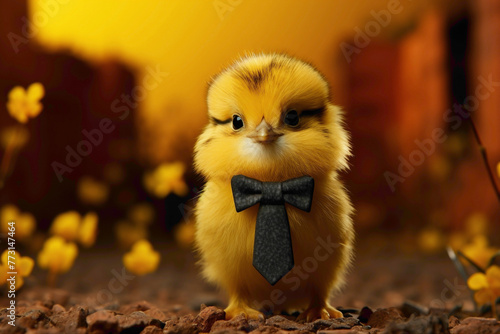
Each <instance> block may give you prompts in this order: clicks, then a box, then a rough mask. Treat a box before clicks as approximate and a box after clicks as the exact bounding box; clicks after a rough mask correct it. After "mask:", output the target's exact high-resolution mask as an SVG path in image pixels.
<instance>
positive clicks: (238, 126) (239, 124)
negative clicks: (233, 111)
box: [233, 115, 243, 130]
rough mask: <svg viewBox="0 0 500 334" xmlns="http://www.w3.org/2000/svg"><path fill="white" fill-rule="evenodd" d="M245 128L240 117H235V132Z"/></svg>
mask: <svg viewBox="0 0 500 334" xmlns="http://www.w3.org/2000/svg"><path fill="white" fill-rule="evenodd" d="M242 127H243V119H242V118H241V117H240V116H238V115H233V130H239V129H241V128H242Z"/></svg>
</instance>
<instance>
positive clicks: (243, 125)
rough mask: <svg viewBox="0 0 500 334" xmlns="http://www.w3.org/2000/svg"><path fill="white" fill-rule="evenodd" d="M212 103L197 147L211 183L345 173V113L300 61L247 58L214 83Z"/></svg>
mask: <svg viewBox="0 0 500 334" xmlns="http://www.w3.org/2000/svg"><path fill="white" fill-rule="evenodd" d="M207 102H208V114H209V120H210V123H209V124H208V125H207V127H206V128H205V130H204V131H203V133H202V134H201V135H200V137H199V138H198V141H197V143H196V147H195V166H196V169H197V170H198V172H200V173H201V174H202V175H204V176H205V177H206V178H209V179H210V178H221V179H227V178H231V177H232V176H233V175H237V174H243V175H246V176H248V177H252V178H256V179H259V180H261V181H283V180H285V179H289V178H292V177H299V176H302V175H311V176H313V177H316V176H322V175H325V174H326V173H328V172H329V171H333V170H337V169H343V168H346V167H347V161H346V159H347V156H348V155H349V150H350V148H349V141H348V134H347V132H346V131H345V129H344V128H343V121H342V113H341V110H340V108H338V107H336V106H334V105H333V104H331V103H330V101H329V88H328V84H327V82H326V81H325V79H324V78H323V77H322V75H321V74H320V73H319V72H318V71H317V70H316V69H315V68H314V67H312V66H311V65H309V64H307V63H305V62H303V61H300V60H297V59H295V58H291V57H289V56H286V55H279V54H270V55H266V54H264V55H254V56H249V57H245V58H243V59H241V60H239V61H237V62H236V63H234V64H233V65H232V66H230V67H229V68H227V69H225V70H224V71H222V72H221V73H220V74H219V75H218V76H217V77H215V79H214V80H213V82H212V83H211V85H210V87H209V90H208V97H207Z"/></svg>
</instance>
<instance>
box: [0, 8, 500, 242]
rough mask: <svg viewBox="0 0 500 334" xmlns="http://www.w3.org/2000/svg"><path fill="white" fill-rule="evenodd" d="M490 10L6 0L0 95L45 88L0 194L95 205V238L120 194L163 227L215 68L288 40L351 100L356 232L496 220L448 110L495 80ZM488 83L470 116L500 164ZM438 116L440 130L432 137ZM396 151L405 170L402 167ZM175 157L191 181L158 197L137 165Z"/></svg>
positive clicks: (174, 209)
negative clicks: (95, 199) (83, 149)
mask: <svg viewBox="0 0 500 334" xmlns="http://www.w3.org/2000/svg"><path fill="white" fill-rule="evenodd" d="M498 15H500V7H499V6H498V5H497V4H496V2H495V1H493V0H481V1H465V0H462V1H449V0H448V1H445V0H442V1H431V0H427V1H406V0H401V1H396V0H376V1H362V0H356V1H350V2H346V1H341V0H334V1H327V0H323V1H314V2H306V1H300V0H295V1H290V0H275V1H270V2H264V1H257V0H214V1H202V0H199V1H181V0H171V1H159V0H157V1H154V0H148V1H141V2H137V1H132V0H128V1H120V2H103V1H97V0H32V1H28V2H27V3H25V2H23V1H16V2H11V1H6V0H2V1H0V22H1V23H0V30H1V31H0V32H1V35H2V36H5V37H6V38H2V39H1V42H0V43H1V44H0V56H1V59H2V61H1V63H0V78H1V79H0V105H2V106H4V105H5V104H6V103H7V96H8V93H9V91H10V90H11V89H12V88H13V87H14V86H16V85H21V86H23V87H26V86H28V85H29V84H30V83H32V82H41V83H42V84H43V85H44V86H45V90H46V96H45V97H44V99H43V100H42V102H43V105H44V110H43V112H42V113H41V114H40V116H39V117H37V118H36V119H33V120H31V121H30V122H29V123H28V125H27V129H28V131H29V134H30V138H29V141H28V143H27V144H26V146H25V147H24V148H23V149H22V150H20V152H19V155H18V156H17V160H16V164H15V166H14V167H13V168H12V170H11V171H10V174H9V177H8V178H7V180H6V183H5V185H4V187H3V189H1V195H0V205H2V204H6V203H15V204H16V205H17V206H19V207H20V208H21V209H22V210H27V211H30V212H32V213H33V214H34V215H35V216H36V217H37V220H38V225H39V227H40V228H41V229H42V230H44V229H47V228H48V226H49V225H50V222H51V220H52V219H53V217H54V216H55V215H56V214H58V213H59V212H61V211H65V210H72V209H76V210H80V211H84V210H87V209H89V208H92V209H96V208H97V209H96V210H98V212H99V216H100V218H101V219H100V220H101V229H102V236H100V238H101V242H103V243H105V242H106V240H108V239H110V240H111V239H112V233H113V227H112V226H113V224H115V223H117V222H119V221H121V220H123V219H126V215H127V213H126V212H127V210H128V208H129V207H130V206H132V205H134V204H135V203H142V202H146V203H150V204H151V205H152V206H153V207H154V210H155V212H156V218H155V223H154V226H153V227H152V229H153V231H161V232H164V234H166V233H168V232H169V231H170V230H171V229H172V227H173V226H174V225H175V224H177V223H178V222H180V221H182V220H183V219H186V215H188V214H186V212H189V209H190V208H191V207H192V201H191V199H192V198H193V197H195V195H196V193H197V192H198V189H199V188H200V187H202V185H203V182H202V180H201V179H200V178H199V177H198V176H197V175H195V174H194V173H193V172H192V169H191V163H192V152H193V146H194V143H195V141H196V138H197V136H198V135H199V133H200V132H201V130H202V128H203V126H204V125H205V123H206V122H207V117H206V105H205V94H206V90H207V85H208V82H209V81H210V78H211V76H213V75H215V74H216V73H217V72H218V71H220V70H221V69H222V68H224V67H225V66H227V65H228V64H230V63H231V62H232V61H233V60H234V59H236V58H238V57H240V56H243V55H245V54H247V53H251V52H254V53H259V52H285V53H289V54H291V55H293V56H296V57H299V58H301V59H304V60H306V61H309V62H311V63H312V64H314V65H315V66H316V67H317V68H318V69H319V70H320V71H321V72H322V73H324V74H325V76H326V78H327V79H328V81H329V82H330V84H331V95H332V99H333V102H334V103H336V104H339V105H341V106H342V107H343V108H344V109H345V110H346V119H347V126H348V128H349V130H350V132H351V134H352V140H353V147H354V150H353V151H354V156H353V158H352V159H351V166H352V168H351V170H350V171H349V172H348V173H346V174H345V175H343V178H344V179H345V180H346V185H347V188H348V189H349V191H350V193H351V195H352V198H353V202H354V204H355V207H356V209H357V215H356V218H355V221H356V225H357V229H358V231H359V232H360V234H361V235H365V234H369V233H385V231H399V232H400V233H402V234H405V233H410V235H411V233H413V232H421V231H422V230H429V229H430V230H432V231H439V233H443V234H449V233H453V232H456V231H459V230H461V229H462V228H463V226H464V224H465V222H466V221H467V220H468V219H469V218H470V217H471V215H472V216H474V215H475V216H474V217H477V215H478V214H479V215H481V217H484V218H485V219H487V220H488V221H489V224H490V228H491V229H493V230H495V229H496V230H498V228H497V226H496V225H497V224H495V223H496V222H498V220H499V218H500V212H499V210H498V201H497V198H496V197H495V193H494V192H493V188H492V186H491V184H490V181H489V179H488V175H487V172H486V169H485V167H484V165H483V161H482V160H481V156H480V154H479V150H478V147H477V144H476V142H475V139H474V137H473V136H472V133H471V130H470V125H469V123H468V121H467V120H463V121H461V124H460V126H457V127H455V125H456V122H458V121H456V122H455V121H453V122H451V121H449V120H448V121H447V120H446V117H451V116H452V115H456V114H450V113H448V110H450V109H451V110H453V109H454V104H456V105H460V104H462V103H464V99H466V98H467V97H468V96H475V94H476V89H477V87H478V86H480V85H482V83H483V81H484V80H488V78H493V79H492V80H491V81H493V82H497V81H500V66H499V62H498V59H500V47H499V45H500V43H499V39H498V37H497V36H499V34H498V33H497V32H499V30H500V20H499V19H498ZM479 78H481V79H479ZM490 86H491V87H489V88H491V89H492V91H489V92H490V94H488V97H487V98H484V99H480V101H479V103H478V106H477V108H475V109H474V112H473V113H472V112H471V114H472V117H473V118H474V120H475V122H476V124H477V126H478V132H479V134H480V136H481V138H482V140H483V144H484V146H485V147H486V149H487V151H488V154H489V158H490V165H491V166H490V167H491V168H492V169H493V170H494V171H495V170H496V164H497V162H498V161H500V135H499V130H500V113H499V112H498V110H500V92H499V91H498V90H497V88H496V86H495V85H494V84H492V85H490ZM489 88H486V89H489ZM104 118H109V119H111V122H112V125H113V126H114V129H113V131H112V132H111V133H109V134H105V135H104V138H103V141H102V143H101V144H99V145H96V146H95V147H93V151H92V153H91V154H89V156H88V157H84V158H83V159H82V162H81V163H80V164H79V165H78V166H77V167H74V168H72V171H71V172H66V173H64V175H63V178H62V182H60V181H59V179H58V176H57V175H56V173H55V172H54V167H53V163H54V161H57V162H60V163H64V160H65V158H66V156H67V146H70V148H75V147H76V146H77V145H78V143H79V142H80V141H81V140H82V139H85V137H84V135H83V134H82V130H88V131H90V130H92V129H97V128H99V124H100V122H101V121H102V119H104ZM0 122H1V125H0V131H2V130H3V131H6V129H8V128H9V127H11V126H13V125H14V124H15V123H16V121H15V120H13V119H12V118H11V117H9V115H8V113H6V112H0ZM436 129H437V130H438V131H441V136H440V137H441V138H444V137H446V140H442V141H440V142H436V140H434V139H432V138H433V136H434V133H435V131H436ZM430 142H431V144H428V145H431V146H425V144H422V143H430ZM422 145H424V146H422ZM422 147H424V148H422ZM425 147H427V148H428V151H429V152H426V151H425V150H426V148H425ZM419 152H420V153H419ZM2 154H3V152H2ZM419 157H423V158H422V159H421V160H422V161H420V160H419V159H420V158H419ZM403 160H404V161H406V164H408V162H410V164H411V165H413V168H411V169H412V171H411V172H409V173H408V174H410V175H408V176H403V177H402V176H401V175H400V174H401V173H400V172H398V168H401V164H402V162H401V161H403ZM411 161H415V162H418V163H412V162H411ZM173 162H180V163H182V164H183V166H185V169H186V172H185V174H184V176H185V182H186V184H187V188H188V189H189V190H188V191H184V192H182V191H181V192H179V193H178V194H169V195H168V196H167V197H166V198H164V199H163V198H162V199H158V198H155V196H152V195H151V194H150V193H148V192H147V191H146V190H145V189H144V186H143V184H142V179H143V175H144V173H147V172H148V170H151V169H153V168H155V167H156V166H158V165H160V164H162V163H173ZM403 164H405V163H403ZM403 169H404V167H403ZM118 174H120V175H122V176H123V177H122V178H121V179H118V181H117V182H114V183H113V181H110V180H112V179H113V176H116V175H118ZM391 175H392V176H391ZM394 175H400V179H399V181H397V182H395V181H394ZM391 177H392V179H391ZM82 178H87V180H88V178H91V179H93V180H98V182H100V183H104V184H106V189H107V192H108V194H107V195H106V198H105V199H104V201H101V202H100V203H99V204H96V203H88V202H87V203H85V201H83V202H82V201H81V196H80V195H78V189H79V187H80V184H81V180H82ZM495 178H496V179H498V177H496V172H495ZM391 180H392V181H391ZM97 188H98V187H97ZM96 191H97V192H98V191H99V189H98V190H96ZM79 196H80V197H79ZM408 231H409V232H408ZM164 234H158V235H157V237H159V238H160V237H162V235H164ZM152 235H153V236H154V235H155V233H152ZM405 235H406V234H405Z"/></svg>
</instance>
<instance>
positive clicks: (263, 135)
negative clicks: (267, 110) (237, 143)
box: [248, 119, 282, 144]
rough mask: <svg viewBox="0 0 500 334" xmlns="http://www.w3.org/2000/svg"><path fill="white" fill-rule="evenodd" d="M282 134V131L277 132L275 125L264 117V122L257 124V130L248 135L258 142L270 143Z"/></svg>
mask: <svg viewBox="0 0 500 334" xmlns="http://www.w3.org/2000/svg"><path fill="white" fill-rule="evenodd" d="M281 135H282V134H281V133H277V132H275V131H274V129H273V127H272V126H271V125H269V123H267V122H266V120H265V119H262V122H260V124H259V125H257V127H256V128H255V130H254V131H253V132H252V133H250V134H249V135H248V138H251V139H252V140H253V141H254V142H256V143H260V144H269V143H272V142H274V141H275V140H276V139H278V137H280V136H281Z"/></svg>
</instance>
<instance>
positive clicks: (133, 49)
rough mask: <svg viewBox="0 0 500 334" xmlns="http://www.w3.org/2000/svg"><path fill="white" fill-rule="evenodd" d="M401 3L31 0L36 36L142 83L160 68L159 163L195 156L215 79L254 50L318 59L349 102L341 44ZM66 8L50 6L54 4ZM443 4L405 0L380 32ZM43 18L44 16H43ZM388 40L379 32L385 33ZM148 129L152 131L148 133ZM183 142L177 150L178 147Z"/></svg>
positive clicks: (153, 114) (145, 146)
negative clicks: (128, 71)
mask: <svg viewBox="0 0 500 334" xmlns="http://www.w3.org/2000/svg"><path fill="white" fill-rule="evenodd" d="M394 1H395V0H372V1H363V0H353V1H344V0H317V1H303V0H273V1H261V0H210V1H207V0H190V1H185V0H169V1H164V0H144V1H134V0H121V1H98V0H71V1H69V0H64V1H63V0H58V1H54V0H30V2H29V3H30V14H31V15H30V16H31V18H32V22H34V24H33V25H34V26H35V27H34V28H35V29H34V31H36V34H35V38H36V40H37V41H38V42H40V43H41V44H42V45H43V46H44V47H46V48H48V49H52V50H68V49H69V50H71V51H72V52H73V53H75V54H76V55H78V56H79V57H82V58H85V59H87V60H91V61H94V62H98V61H103V60H107V59H117V60H119V61H121V62H123V63H124V64H126V65H127V66H129V67H131V68H133V69H135V72H136V78H137V84H138V85H143V84H144V80H145V79H147V78H148V77H150V76H151V71H152V69H154V68H158V69H160V70H161V71H163V72H168V76H167V77H161V78H157V79H159V80H158V86H157V87H156V88H154V89H150V90H147V95H146V98H145V99H144V100H143V101H141V103H140V105H139V109H140V114H141V117H140V118H139V120H140V121H141V123H140V132H139V140H140V144H141V148H142V150H141V153H142V154H143V155H146V156H148V157H149V158H150V161H152V162H153V163H155V164H157V163H159V162H161V161H165V160H176V159H177V160H183V161H188V160H190V157H191V154H192V153H191V152H192V147H193V145H194V141H195V138H196V136H197V135H198V134H199V133H200V131H201V128H202V126H203V125H204V124H205V122H206V116H205V113H206V107H205V92H206V87H207V82H208V81H209V79H210V77H211V76H212V75H214V74H215V73H217V72H218V71H219V70H220V69H222V68H223V67H225V66H226V65H227V64H228V63H229V62H230V61H232V60H234V59H235V58H236V57H238V56H241V55H244V54H245V53H246V52H287V53H290V54H291V55H293V56H297V57H299V58H303V59H305V60H308V61H310V62H312V63H313V64H315V65H316V66H317V67H318V68H319V69H320V70H321V71H322V72H324V73H325V75H326V77H327V79H328V81H329V82H330V83H331V84H332V91H333V92H334V95H333V100H334V102H341V101H338V100H339V96H342V94H343V90H344V89H345V88H343V87H342V86H341V85H340V82H341V81H340V80H339V78H340V77H341V74H342V71H343V70H344V69H345V68H346V67H347V65H348V64H347V61H346V60H345V59H343V58H342V54H341V51H340V47H339V45H340V42H341V41H343V40H351V42H352V36H353V35H354V34H355V30H354V29H355V28H356V27H357V28H359V29H361V30H364V29H365V23H366V22H368V21H372V20H374V18H373V16H372V15H371V14H370V11H372V10H373V11H376V12H378V11H380V10H382V9H387V8H388V4H389V3H390V2H394ZM58 2H60V4H59V5H56V6H54V5H52V7H50V6H48V3H52V4H53V3H58ZM436 2H437V1H431V0H427V1H406V0H401V1H400V4H401V6H402V11H401V13H399V14H394V15H392V16H391V21H390V24H389V25H388V26H387V27H382V29H381V32H380V36H383V35H393V34H394V33H395V32H398V31H399V30H402V29H405V28H406V27H407V26H408V22H411V18H412V17H414V16H415V15H416V13H419V12H421V10H422V9H423V8H426V7H428V6H429V4H430V3H433V4H435V3H436ZM44 15H45V17H46V18H48V19H47V20H45V21H44V20H39V23H38V24H37V23H36V22H37V21H36V20H34V18H36V17H39V18H43V16H44ZM376 37H378V36H376ZM146 134H147V135H146ZM172 147H175V149H172Z"/></svg>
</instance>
